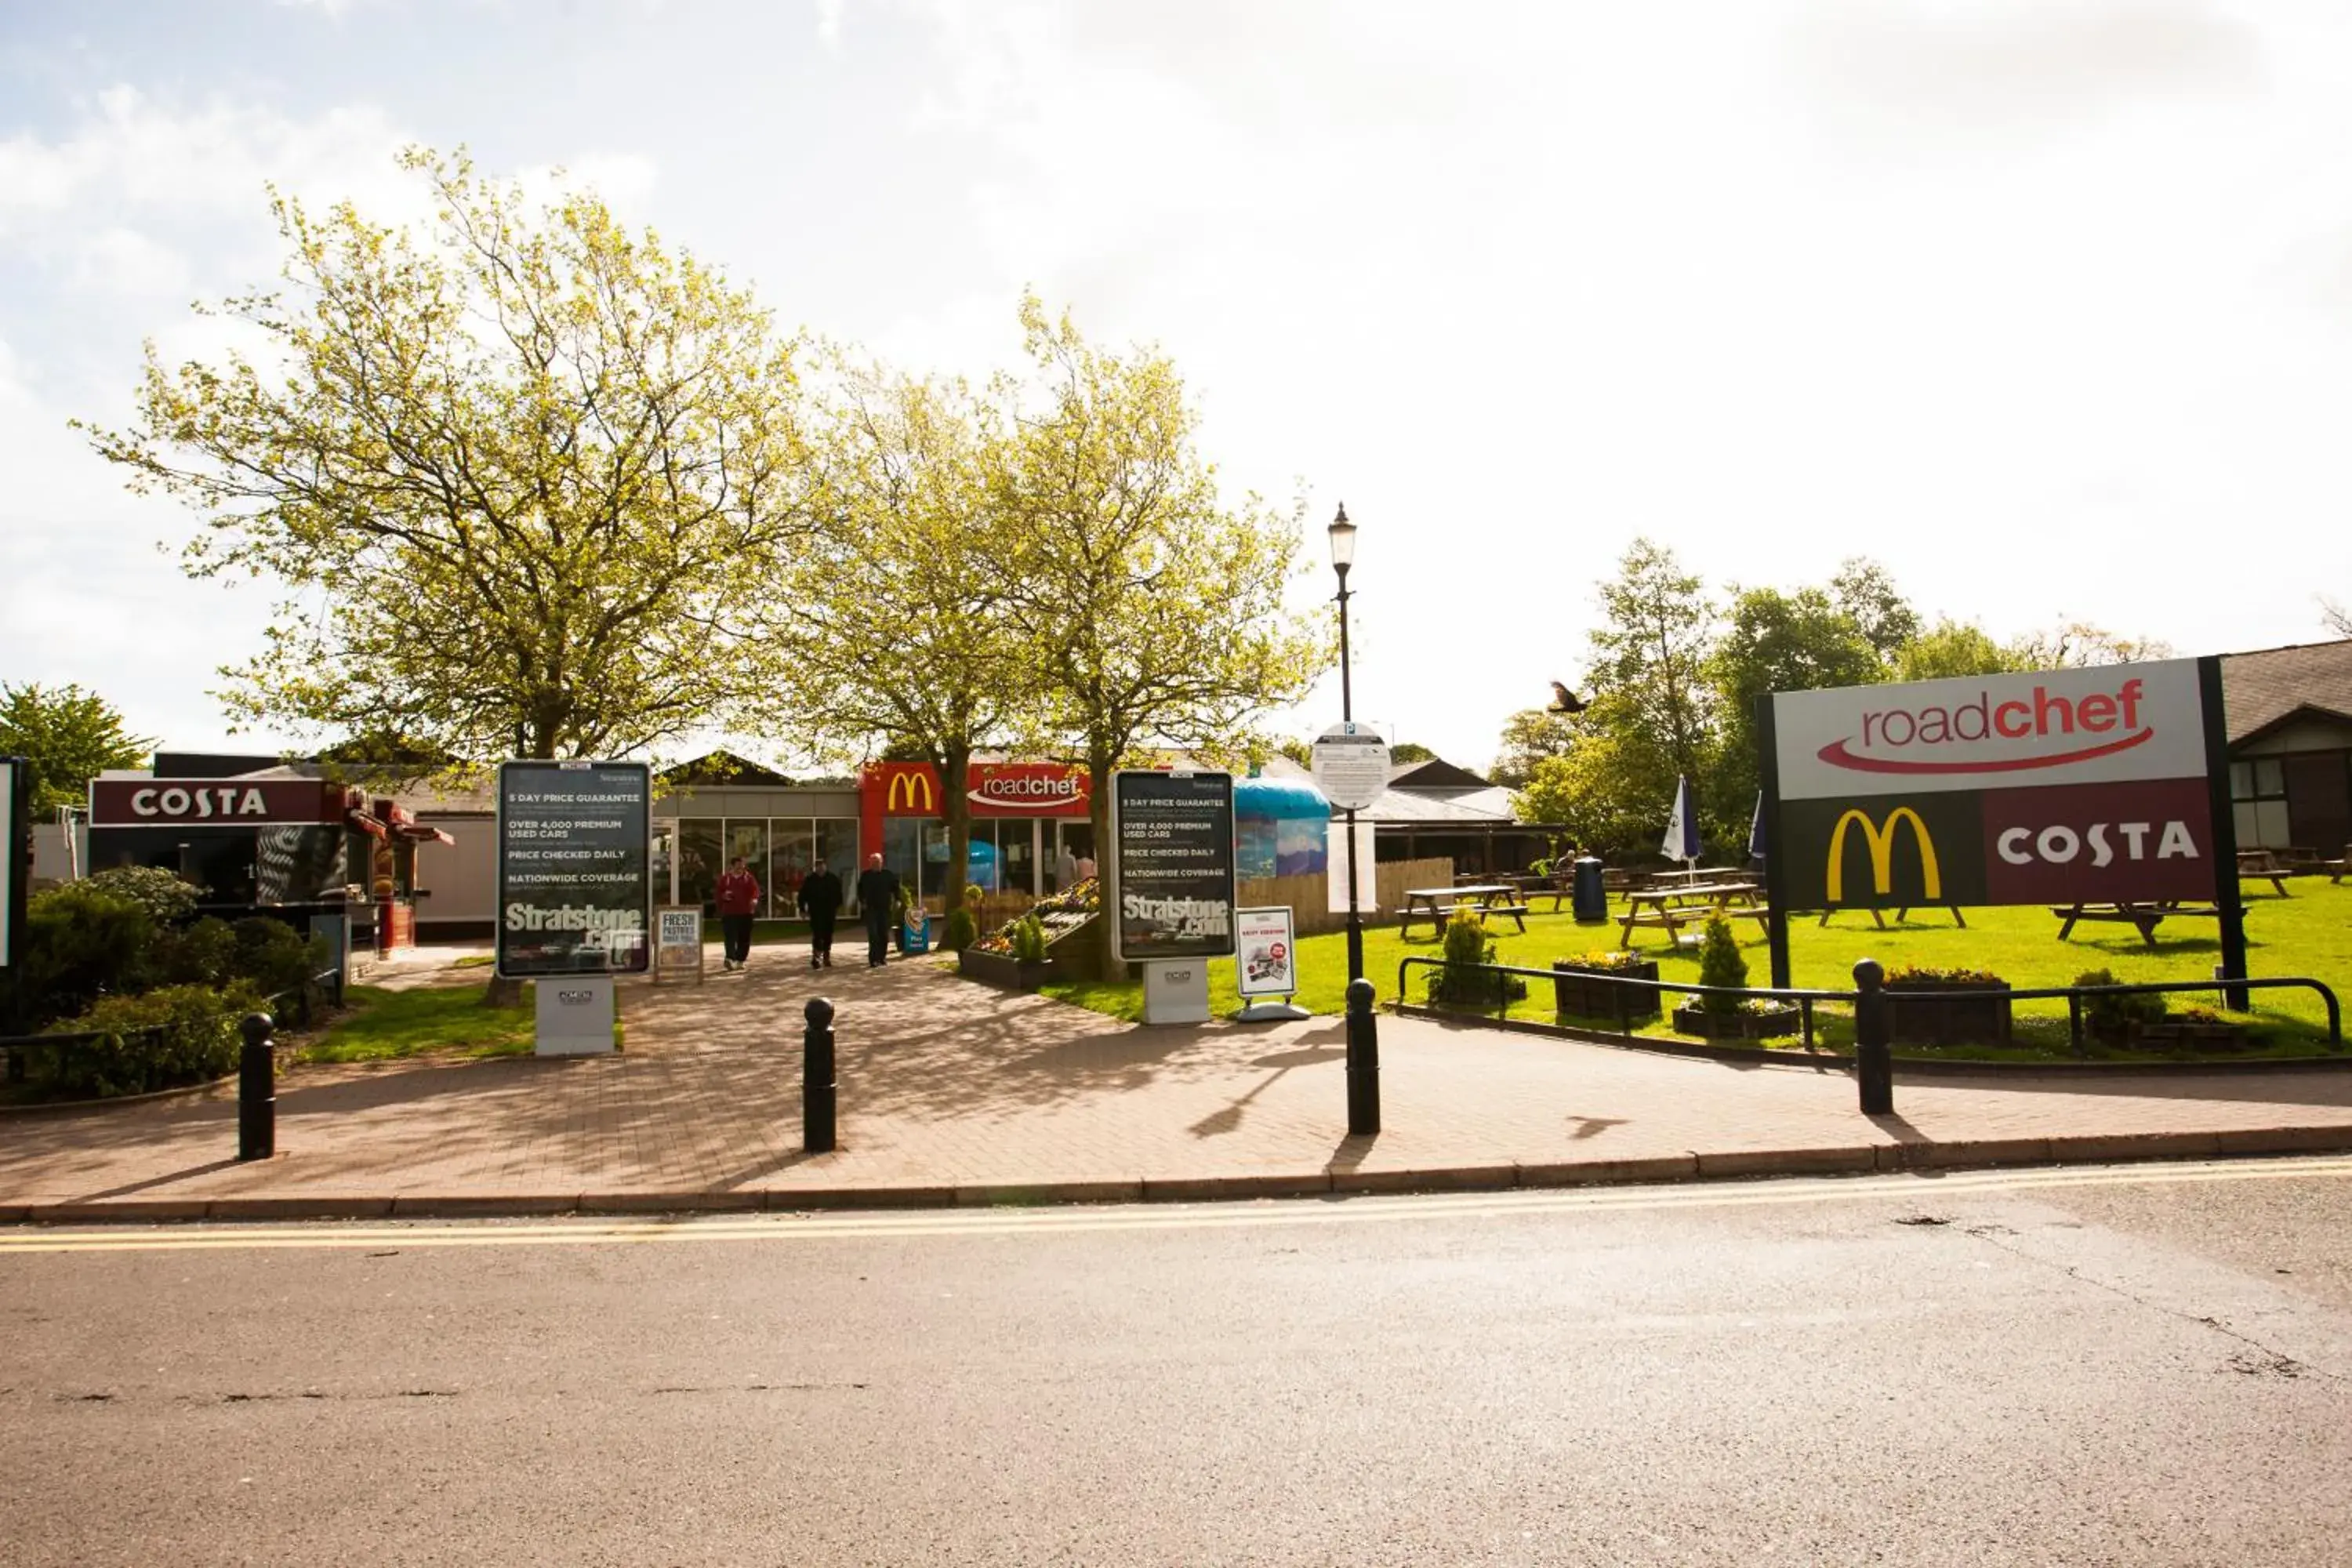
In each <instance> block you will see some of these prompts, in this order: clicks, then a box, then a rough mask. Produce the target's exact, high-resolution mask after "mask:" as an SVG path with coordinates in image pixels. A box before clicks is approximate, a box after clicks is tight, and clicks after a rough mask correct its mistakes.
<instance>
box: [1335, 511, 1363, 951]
mask: <svg viewBox="0 0 2352 1568" xmlns="http://www.w3.org/2000/svg"><path fill="white" fill-rule="evenodd" d="M1329 533H1330V536H1331V570H1332V571H1334V572H1336V573H1338V574H1339V719H1340V721H1341V722H1343V723H1345V722H1348V721H1352V720H1353V719H1354V718H1355V717H1356V710H1355V702H1354V694H1353V693H1352V692H1351V691H1350V690H1349V681H1348V600H1349V597H1350V596H1351V595H1349V592H1348V568H1349V567H1350V566H1352V565H1354V564H1355V563H1356V525H1355V524H1354V523H1352V522H1349V521H1348V503H1347V502H1345V501H1341V502H1340V503H1339V516H1337V517H1335V518H1333V519H1332V520H1331V527H1330V529H1329ZM1363 977H1364V922H1363V920H1362V918H1361V917H1360V915H1359V914H1358V913H1357V910H1356V811H1355V807H1353V806H1349V808H1348V978H1349V981H1350V982H1353V981H1358V980H1361V979H1362V978H1363Z"/></svg>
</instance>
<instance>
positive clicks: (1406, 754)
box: [1389, 741, 1437, 763]
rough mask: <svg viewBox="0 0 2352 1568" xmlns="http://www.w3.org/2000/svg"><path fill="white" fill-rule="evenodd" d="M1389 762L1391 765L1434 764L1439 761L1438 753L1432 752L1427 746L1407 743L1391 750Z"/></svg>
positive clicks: (1413, 742)
mask: <svg viewBox="0 0 2352 1568" xmlns="http://www.w3.org/2000/svg"><path fill="white" fill-rule="evenodd" d="M1389 761H1390V762H1391V763H1433V762H1435V761H1437V753H1436V752H1433V751H1431V750H1430V749H1429V748H1428V747H1427V746H1424V745H1423V744H1422V743H1421V742H1418V741H1406V742H1402V743H1400V744H1398V745H1394V746H1391V747H1390V748H1389Z"/></svg>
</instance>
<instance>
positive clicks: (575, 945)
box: [498, 761, 653, 979]
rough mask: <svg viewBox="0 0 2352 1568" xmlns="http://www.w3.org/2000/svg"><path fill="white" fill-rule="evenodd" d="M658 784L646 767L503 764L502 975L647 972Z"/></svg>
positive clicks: (500, 968)
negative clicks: (653, 802)
mask: <svg viewBox="0 0 2352 1568" xmlns="http://www.w3.org/2000/svg"><path fill="white" fill-rule="evenodd" d="M652 782H653V781H652V777H651V771H650V770H649V769H648V768H647V766H646V764H645V763H590V762H578V763H562V762H535V761H533V762H510V763H500V764H499V877H498V881H499V920H498V972H499V974H500V975H502V976H507V977H510V978H524V979H528V978H530V977H533V976H541V975H546V976H561V975H567V974H583V975H585V974H642V973H645V972H646V968H647V967H648V966H649V965H650V963H652V958H653V954H652V951H651V949H650V947H649V946H648V945H647V943H646V926H647V924H648V923H649V922H648V921H647V914H648V911H649V910H650V907H651V905H652V902H653V852H652V851H653V837H652V836H653V823H652V818H651V815H650V811H651V806H650V802H651V797H652Z"/></svg>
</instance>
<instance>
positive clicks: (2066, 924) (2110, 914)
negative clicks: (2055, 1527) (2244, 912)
mask: <svg viewBox="0 0 2352 1568" xmlns="http://www.w3.org/2000/svg"><path fill="white" fill-rule="evenodd" d="M2050 912H2051V913H2052V914H2053V915H2055V916H2057V917H2058V919H2059V920H2060V921H2062V922H2063V923H2062V924H2061V925H2060V926H2059V927H2058V940H2059V941H2060V942H2064V941H2065V940H2066V939H2067V938H2068V937H2069V936H2071V935H2073V934H2074V927H2075V926H2076V925H2077V924H2079V923H2081V922H2082V921H2121V922H2123V923H2124V924H2126V925H2129V926H2131V927H2133V928H2134V929H2135V930H2137V931H2138V932H2139V939H2140V941H2142V942H2146V943H2147V945H2148V946H2150V947H2154V946H2155V945H2156V928H2157V927H2158V926H2160V925H2162V924H2163V923H2164V922H2165V921H2168V920H2171V919H2173V918H2174V917H2176V916H2178V917H2181V918H2184V919H2189V920H2218V919H2220V918H2221V909H2220V908H2219V907H2218V906H2217V905H2213V904H2053V905H2051V906H2050Z"/></svg>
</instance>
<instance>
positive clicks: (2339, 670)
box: [2221, 637, 2352, 746]
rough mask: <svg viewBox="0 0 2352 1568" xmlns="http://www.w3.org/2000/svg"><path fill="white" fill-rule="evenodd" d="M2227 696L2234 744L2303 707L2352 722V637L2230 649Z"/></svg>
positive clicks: (2224, 672)
mask: <svg viewBox="0 0 2352 1568" xmlns="http://www.w3.org/2000/svg"><path fill="white" fill-rule="evenodd" d="M2221 698H2222V705H2223V710H2224V711H2225V712H2226V713H2227V714H2228V715H2229V729H2230V743H2231V745H2233V746H2234V745H2239V744H2242V742H2247V741H2251V740H2252V739H2253V738H2254V737H2255V736H2257V735H2259V734H2261V733H2263V731H2266V730H2271V729H2274V728H2276V727H2277V726H2278V725H2279V724H2281V723H2283V722H2284V721H2286V720H2288V719H2290V718H2292V717H2294V715H2295V714H2297V713H2303V712H2315V713H2318V714H2322V715H2324V716H2326V717H2328V718H2333V719H2339V720H2342V721H2344V722H2346V723H2347V724H2352V637H2347V638H2345V639H2344V640H2342V641H2340V642H2322V643H2298V644H2295V645H2293V646H2291V647H2270V648H2262V649H2258V650H2256V651H2255V652H2252V653H2231V654H2224V655H2222V656H2221Z"/></svg>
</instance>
